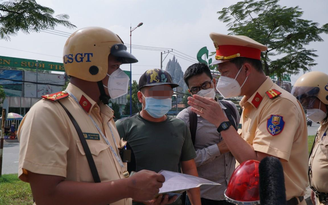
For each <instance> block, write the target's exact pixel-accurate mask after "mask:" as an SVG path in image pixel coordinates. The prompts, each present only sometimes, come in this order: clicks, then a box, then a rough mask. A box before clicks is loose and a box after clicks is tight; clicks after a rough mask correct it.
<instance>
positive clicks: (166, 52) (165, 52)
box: [161, 49, 173, 70]
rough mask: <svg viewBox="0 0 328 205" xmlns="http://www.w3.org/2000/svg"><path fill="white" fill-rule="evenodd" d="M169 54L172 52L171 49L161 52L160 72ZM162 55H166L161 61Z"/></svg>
mask: <svg viewBox="0 0 328 205" xmlns="http://www.w3.org/2000/svg"><path fill="white" fill-rule="evenodd" d="M170 52H173V49H171V50H167V51H163V52H161V70H162V69H163V62H164V60H165V58H166V57H167V56H168V55H169V53H170ZM163 54H166V56H165V58H164V59H163Z"/></svg>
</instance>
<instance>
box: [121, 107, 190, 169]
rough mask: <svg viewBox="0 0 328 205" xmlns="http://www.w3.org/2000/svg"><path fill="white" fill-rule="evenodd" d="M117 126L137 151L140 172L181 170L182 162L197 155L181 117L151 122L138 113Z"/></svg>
mask: <svg viewBox="0 0 328 205" xmlns="http://www.w3.org/2000/svg"><path fill="white" fill-rule="evenodd" d="M116 126H117V130H118V132H119V134H120V137H121V138H123V139H124V140H125V141H127V143H128V144H129V146H130V147H131V149H132V151H133V153H134V157H135V161H136V171H139V170H142V169H148V170H152V171H155V172H158V171H160V170H168V171H174V172H178V171H179V169H178V168H179V163H180V161H187V160H191V159H194V158H195V157H196V154H195V150H194V147H193V145H192V142H191V137H190V132H189V130H188V128H187V126H186V125H185V124H184V122H183V121H182V120H180V119H176V118H173V117H170V116H168V117H167V119H166V120H165V121H163V122H151V121H148V120H146V119H144V118H142V117H141V116H140V115H139V114H136V115H134V116H132V117H129V118H126V119H123V120H118V121H117V122H116Z"/></svg>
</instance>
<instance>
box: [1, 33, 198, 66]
mask: <svg viewBox="0 0 328 205" xmlns="http://www.w3.org/2000/svg"><path fill="white" fill-rule="evenodd" d="M41 32H44V33H47V34H51V35H55V36H60V37H66V38H68V37H69V36H70V35H71V33H69V32H66V31H60V30H56V29H53V30H50V29H47V30H42V31H41ZM125 45H126V46H127V47H128V46H130V44H125ZM0 47H2V48H6V49H12V50H17V51H21V52H28V53H34V54H38V55H44V56H51V57H57V58H60V56H55V55H48V54H43V53H37V52H31V51H26V50H21V49H15V48H8V47H4V46H0ZM132 47H133V48H134V49H138V50H149V51H161V52H162V51H166V50H172V53H174V54H175V56H176V57H178V58H180V59H182V60H185V61H189V62H192V63H196V62H198V61H197V59H196V58H195V57H192V56H190V55H188V54H185V53H183V52H181V51H178V50H176V49H173V48H165V47H155V46H145V45H136V44H132ZM172 53H171V54H172Z"/></svg>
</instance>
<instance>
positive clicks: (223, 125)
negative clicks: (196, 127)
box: [217, 121, 231, 133]
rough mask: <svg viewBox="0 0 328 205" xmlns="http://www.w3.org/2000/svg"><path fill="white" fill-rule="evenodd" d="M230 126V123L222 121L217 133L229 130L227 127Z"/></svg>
mask: <svg viewBox="0 0 328 205" xmlns="http://www.w3.org/2000/svg"><path fill="white" fill-rule="evenodd" d="M230 126H231V123H230V122H229V121H224V122H222V123H221V124H220V126H219V127H218V129H217V131H218V132H219V133H220V132H222V131H224V130H227V129H229V127H230Z"/></svg>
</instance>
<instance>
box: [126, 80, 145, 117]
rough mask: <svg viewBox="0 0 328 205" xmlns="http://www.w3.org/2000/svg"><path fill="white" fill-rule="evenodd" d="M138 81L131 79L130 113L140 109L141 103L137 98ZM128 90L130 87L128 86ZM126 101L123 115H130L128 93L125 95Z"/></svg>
mask: <svg viewBox="0 0 328 205" xmlns="http://www.w3.org/2000/svg"><path fill="white" fill-rule="evenodd" d="M138 91H139V90H138V83H137V81H135V80H134V81H133V83H132V115H133V114H135V113H137V112H139V111H140V110H141V103H140V102H139V100H138V95H137V93H138ZM129 92H130V88H129ZM126 98H127V100H128V102H127V103H126V104H125V107H124V112H123V114H124V115H130V95H127V97H126Z"/></svg>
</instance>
